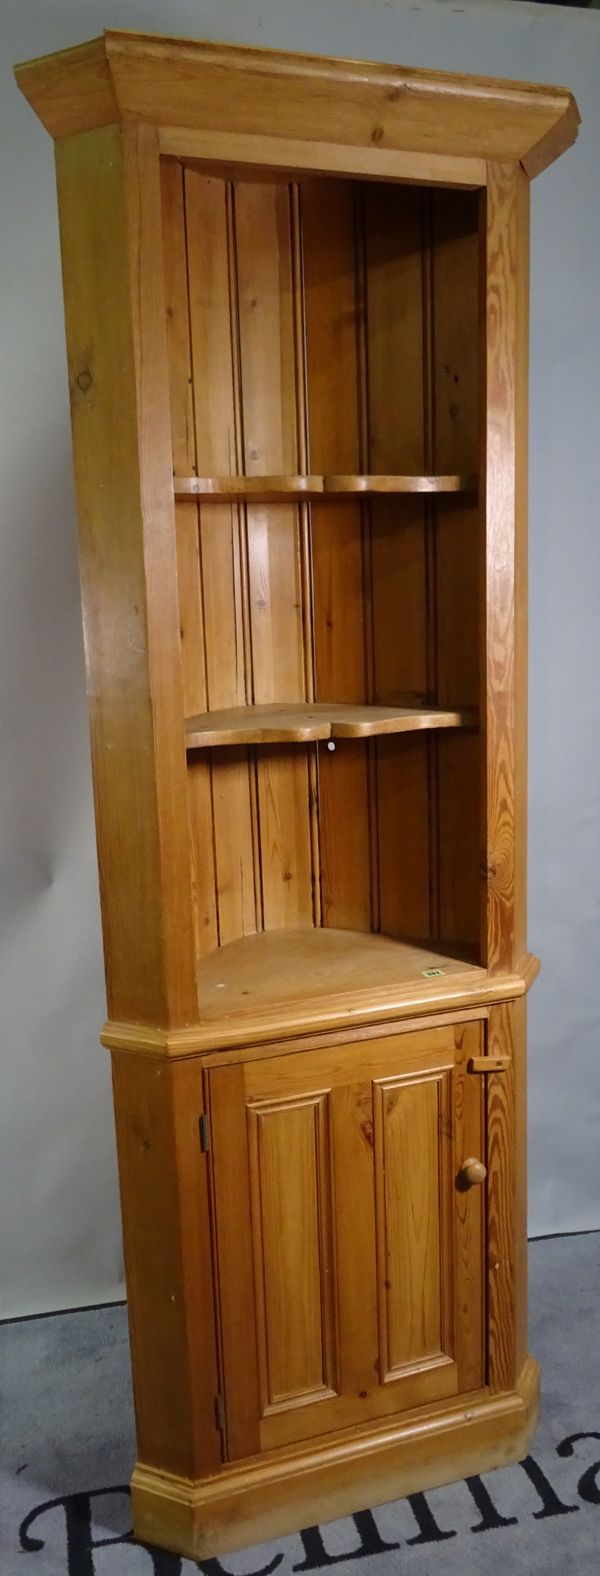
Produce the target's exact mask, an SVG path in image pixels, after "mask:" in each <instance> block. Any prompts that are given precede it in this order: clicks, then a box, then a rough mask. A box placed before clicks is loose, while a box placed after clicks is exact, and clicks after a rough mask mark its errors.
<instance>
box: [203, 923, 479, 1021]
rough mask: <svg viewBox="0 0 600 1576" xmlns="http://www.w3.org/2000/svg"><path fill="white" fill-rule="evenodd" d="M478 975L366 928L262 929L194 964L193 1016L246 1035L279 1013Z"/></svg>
mask: <svg viewBox="0 0 600 1576" xmlns="http://www.w3.org/2000/svg"><path fill="white" fill-rule="evenodd" d="M431 971H434V972H431ZM485 978H486V974H485V970H484V969H482V968H479V967H478V966H477V965H475V964H473V963H469V962H465V961H464V959H462V958H457V957H451V956H449V955H448V953H446V952H437V951H434V950H432V949H430V948H428V947H426V946H413V945H411V944H410V943H408V942H404V941H398V940H395V939H394V938H393V937H392V936H382V935H375V934H372V933H371V932H369V931H356V930H334V929H331V930H329V929H320V930H308V929H307V930H275V931H263V932H260V933H259V934H258V935H254V936H243V937H241V938H240V939H239V940H238V941H230V942H229V943H228V945H227V946H225V947H220V948H219V949H218V950H217V951H215V952H210V953H207V955H206V957H204V958H202V959H201V960H200V962H199V964H198V999H199V1009H200V1019H201V1021H202V1023H203V1024H205V1025H208V1024H214V1025H215V1028H217V1027H222V1028H226V1027H227V1025H231V1024H232V1023H233V1022H235V1021H237V1022H239V1024H240V1025H242V1024H243V1029H244V1033H245V1034H246V1035H247V1037H248V1038H251V1036H252V1034H253V1033H254V1031H255V1030H256V1028H257V1026H259V1025H262V1024H265V1023H266V1024H269V1023H271V1025H272V1024H273V1022H274V1020H275V1019H277V1020H279V1019H281V1018H283V1017H285V1014H286V1012H287V1013H288V1014H289V1016H290V1018H291V1017H293V1018H294V1020H297V1021H298V1023H299V1024H300V1023H301V1022H304V1021H307V1022H308V1021H310V1020H311V1019H312V1017H313V1016H314V1015H315V1012H316V1015H317V1016H318V1015H319V1013H321V1014H322V1013H323V1010H324V1009H325V1006H326V1005H328V1006H330V1007H331V1006H333V1005H334V1004H335V1003H336V1002H342V1001H343V1003H344V1006H345V1007H346V1008H347V1010H348V1013H349V1015H351V1014H352V1005H353V1002H354V1003H355V1004H356V1005H358V1004H359V1003H360V1002H362V1001H363V1000H364V999H365V998H366V997H367V996H370V997H371V998H373V997H376V999H377V1000H379V1001H381V1002H385V1001H387V1000H388V999H389V998H392V997H393V998H397V999H398V1000H399V1001H401V1000H402V998H403V997H405V996H410V995H411V994H412V993H413V988H415V989H416V990H417V991H419V990H420V991H422V990H423V988H425V990H427V988H428V987H436V986H437V987H438V988H439V986H440V985H443V982H444V980H447V981H449V982H452V981H453V980H460V979H464V981H465V986H466V987H468V986H469V985H470V984H472V985H473V987H474V988H476V987H477V985H478V984H479V983H480V982H481V981H482V980H485Z"/></svg>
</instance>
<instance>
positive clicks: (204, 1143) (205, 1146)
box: [198, 1111, 210, 1155]
mask: <svg viewBox="0 0 600 1576" xmlns="http://www.w3.org/2000/svg"><path fill="white" fill-rule="evenodd" d="M198 1130H199V1133H200V1148H201V1150H202V1153H203V1155H207V1154H208V1151H209V1149H210V1122H209V1120H208V1117H207V1116H206V1114H205V1112H204V1111H203V1112H202V1116H199V1117H198Z"/></svg>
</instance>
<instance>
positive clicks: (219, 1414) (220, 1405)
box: [215, 1395, 225, 1434]
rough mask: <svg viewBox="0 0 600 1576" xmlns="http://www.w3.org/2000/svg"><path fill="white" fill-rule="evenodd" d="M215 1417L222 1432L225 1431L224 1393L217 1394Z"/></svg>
mask: <svg viewBox="0 0 600 1576" xmlns="http://www.w3.org/2000/svg"><path fill="white" fill-rule="evenodd" d="M215 1418H216V1422H217V1428H218V1429H219V1431H220V1433H221V1434H223V1433H224V1432H225V1402H224V1400H223V1397H222V1395H216V1396H215Z"/></svg>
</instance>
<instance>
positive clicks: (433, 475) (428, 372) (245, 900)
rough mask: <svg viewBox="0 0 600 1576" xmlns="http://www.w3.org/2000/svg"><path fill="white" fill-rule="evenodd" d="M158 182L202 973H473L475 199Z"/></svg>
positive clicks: (201, 177)
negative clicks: (342, 963)
mask: <svg viewBox="0 0 600 1576" xmlns="http://www.w3.org/2000/svg"><path fill="white" fill-rule="evenodd" d="M161 179H162V203H163V247H164V258H165V275H166V296H167V331H168V349H169V366H170V389H171V426H172V439H173V468H174V475H175V495H176V515H177V552H178V585H179V600H180V627H181V640H182V653H183V673H184V706H185V715H186V724H187V734H188V756H187V759H188V788H189V820H190V835H191V844H192V867H193V885H194V911H195V927H196V947H197V955H198V958H199V959H200V960H201V959H202V958H206V955H210V954H211V953H214V952H215V949H217V948H224V947H226V946H227V945H228V944H229V943H237V944H238V945H237V946H236V948H235V949H234V951H233V952H232V954H231V957H232V967H233V966H234V960H235V968H236V970H237V971H238V975H239V969H240V967H241V968H242V973H243V970H244V962H243V949H242V953H241V954H240V943H241V941H242V938H248V945H249V946H250V945H251V938H252V937H253V936H258V935H259V933H278V937H277V943H276V945H277V948H278V949H279V950H278V952H277V954H275V953H274V954H273V956H272V958H269V949H268V944H267V946H266V947H265V942H264V941H262V942H261V945H260V948H258V949H257V948H256V946H255V948H254V954H253V956H254V960H255V961H254V963H253V964H252V967H251V968H250V969H249V979H250V976H251V980H250V983H251V988H252V989H258V988H259V986H258V984H257V969H258V972H259V973H260V972H261V971H262V973H263V986H264V969H265V968H266V969H267V971H268V970H269V969H270V970H271V973H272V975H273V978H274V980H275V981H276V980H277V979H278V980H279V982H280V984H279V988H280V989H281V990H283V991H284V993H285V991H286V990H287V991H288V993H291V994H292V995H293V993H294V986H293V982H292V983H291V984H289V983H288V984H287V985H286V984H282V983H281V981H282V978H283V976H284V975H285V968H284V967H283V965H282V963H281V958H282V952H281V947H282V938H281V935H280V934H279V933H281V932H290V933H291V934H290V936H289V942H290V947H289V949H288V954H286V955H287V956H289V958H292V957H293V953H294V948H296V950H297V951H298V949H299V952H302V946H301V943H302V938H301V937H300V938H299V937H298V934H297V933H298V932H309V931H313V930H314V931H315V932H317V933H319V934H320V935H321V936H323V937H324V942H323V948H324V950H323V952H322V953H321V952H320V950H319V943H318V942H316V938H315V942H313V943H311V951H310V952H309V953H308V954H306V949H304V954H303V955H305V956H306V955H308V957H309V958H310V966H309V967H308V966H307V967H306V968H305V975H304V984H303V985H302V987H300V985H299V983H298V981H297V982H296V989H300V988H301V989H302V990H304V989H308V990H309V991H310V988H311V978H313V979H314V981H315V988H318V977H319V970H320V969H323V970H325V971H327V970H329V971H330V974H331V971H333V974H332V978H333V976H334V975H335V968H336V964H335V958H336V957H338V956H339V957H340V958H341V957H342V955H343V954H344V947H343V938H340V945H339V946H336V945H335V943H333V944H332V938H331V937H327V938H326V939H325V933H326V932H330V931H336V932H353V933H355V937H356V941H355V942H354V943H353V948H354V950H353V951H352V953H351V956H352V958H355V959H356V971H357V973H358V975H360V971H361V968H362V969H364V968H365V966H366V964H367V952H368V947H369V945H370V941H369V938H373V942H372V944H373V946H377V944H379V946H380V947H381V938H382V937H389V938H393V939H396V940H397V941H399V942H401V943H403V944H404V945H405V946H406V947H414V949H415V951H414V956H415V959H418V960H420V967H418V966H417V963H415V970H416V972H421V973H422V972H424V967H423V949H428V948H430V949H433V950H434V951H435V952H436V956H437V955H438V954H441V957H440V958H439V959H438V961H439V963H440V966H441V967H443V966H444V960H445V959H447V960H449V959H450V958H454V959H458V960H459V961H460V960H463V961H464V962H465V963H466V962H469V961H470V962H475V963H485V958H483V957H482V956H481V953H480V896H479V891H480V876H479V865H480V826H479V821H480V779H481V760H480V753H481V747H482V733H481V732H480V730H479V727H478V714H479V708H480V688H481V686H480V645H481V635H480V625H481V623H482V613H481V591H482V587H481V580H482V577H481V571H480V556H481V551H480V550H481V530H482V527H481V520H482V512H481V511H480V506H479V497H478V476H477V473H478V468H479V430H478V428H479V417H480V404H481V401H480V388H479V385H480V363H481V357H480V287H479V272H480V270H479V234H478V232H479V193H478V192H476V191H468V190H460V191H459V190H449V189H445V188H444V189H442V188H436V189H432V188H421V187H419V186H416V185H401V184H386V183H383V182H355V181H351V180H346V179H344V180H335V179H321V178H317V179H301V180H298V181H292V182H290V181H289V180H288V179H279V178H277V179H276V178H274V177H273V176H272V175H271V174H269V173H267V174H266V175H265V176H264V177H258V176H257V177H252V178H249V177H248V174H247V172H246V173H245V174H244V176H243V178H238V174H237V173H236V172H230V171H228V172H227V178H225V177H224V175H223V174H222V173H219V172H217V173H207V172H206V170H205V169H203V168H201V167H198V166H197V167H194V166H193V165H189V164H188V165H186V164H184V163H182V162H180V161H178V160H175V159H172V158H166V159H163V161H162V166H161ZM261 478H263V479H264V480H263V481H261ZM307 478H308V480H307ZM361 936H362V938H363V943H364V944H363V946H362V951H361V948H360V946H359V950H358V952H356V942H357V941H359V938H360V937H361ZM306 939H307V938H306ZM284 952H285V942H284ZM410 955H411V956H412V953H411V954H410ZM406 956H408V953H407V954H406ZM349 957H350V953H347V954H346V973H347V972H348V968H347V965H348V959H349ZM240 958H241V963H240ZM265 958H266V963H264V962H262V961H261V960H264V959H265ZM277 959H279V962H277ZM332 959H334V962H332ZM221 961H222V964H223V967H222V968H221V970H220V973H221V978H220V979H219V980H218V981H216V982H215V980H214V974H215V968H214V967H213V964H212V963H211V962H210V958H208V959H206V961H205V963H204V964H201V965H200V978H201V981H202V979H203V977H204V976H203V972H202V971H203V969H204V971H205V975H206V980H207V982H208V978H209V974H210V970H211V969H212V975H210V977H211V979H212V982H213V983H212V986H211V989H212V988H213V987H214V986H221V987H222V985H223V983H224V981H226V973H224V971H223V970H224V965H225V957H224V956H222V960H221ZM426 961H427V959H426V958H425V962H426ZM380 964H381V958H380V957H378V961H377V962H375V964H374V966H375V969H376V970H377V968H379V967H380ZM393 967H394V965H393V963H390V969H391V970H392V972H393ZM207 970H208V973H207V972H206V971H207ZM292 971H293V970H292ZM216 972H217V973H219V968H218V967H217V970H216ZM288 972H289V970H288ZM409 972H410V970H409ZM327 977H328V978H329V975H328V976H327ZM356 983H357V984H358V983H360V980H359V979H357V981H356ZM273 988H274V989H276V988H277V987H276V985H275V984H274V987H273ZM344 988H347V984H346V985H345V986H344ZM207 989H208V984H207ZM201 997H202V989H201ZM211 999H212V997H211ZM215 999H217V998H216V997H215ZM226 999H227V992H226V991H225V1000H226ZM224 1005H225V1002H224Z"/></svg>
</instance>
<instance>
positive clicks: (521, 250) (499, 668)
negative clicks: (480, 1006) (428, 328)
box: [484, 166, 528, 971]
mask: <svg viewBox="0 0 600 1576" xmlns="http://www.w3.org/2000/svg"><path fill="white" fill-rule="evenodd" d="M489 174H490V184H489V186H488V191H487V197H486V205H485V213H486V221H485V301H486V305H485V314H486V337H487V358H486V369H487V370H486V396H487V429H486V432H487V436H486V437H485V439H484V443H485V449H486V467H485V468H486V581H485V584H486V596H485V601H486V635H485V671H486V691H487V694H486V717H487V760H486V772H485V784H484V787H485V808H484V814H485V850H486V851H485V860H484V865H485V872H486V879H487V904H486V917H485V928H486V936H485V942H486V949H485V954H484V956H485V957H486V959H487V966H488V968H489V969H490V970H492V971H497V970H498V971H501V970H502V969H508V968H510V967H511V965H512V964H513V963H514V961H515V960H516V952H517V949H518V951H519V952H520V951H521V950H522V932H523V925H524V918H523V915H524V893H525V862H526V848H525V820H524V809H523V805H524V793H525V752H524V736H523V727H522V724H519V734H518V758H517V756H516V744H515V727H516V705H517V702H516V693H517V685H519V689H520V683H519V681H520V678H521V672H520V671H519V672H517V669H516V666H515V651H516V646H517V644H518V656H519V663H520V665H521V667H522V669H523V670H524V664H525V650H524V642H525V629H526V622H525V620H526V585H523V584H522V583H521V582H520V583H519V587H518V591H517V585H516V571H517V565H519V566H520V568H521V569H522V567H523V564H524V555H525V552H526V548H525V533H526V490H525V481H524V475H523V471H522V467H523V465H524V463H525V457H526V443H527V438H526V426H525V421H526V412H525V408H524V400H523V394H524V386H523V380H524V379H525V377H526V367H527V318H526V294H525V291H526V284H525V286H523V285H521V284H519V286H518V285H517V280H518V279H520V277H521V271H522V270H525V280H526V279H527V259H528V225H527V215H528V186H527V179H526V177H525V176H524V175H523V173H522V172H521V171H520V170H518V169H515V168H513V167H508V166H493V167H490V172H489ZM517 420H518V421H519V425H518V426H517ZM517 598H518V611H517ZM517 626H518V630H519V635H518V639H517V633H516V631H517ZM524 676H525V673H524V672H523V677H524ZM515 773H517V785H516V783H515ZM517 826H518V839H517V841H516V828H517ZM517 915H518V932H517Z"/></svg>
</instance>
